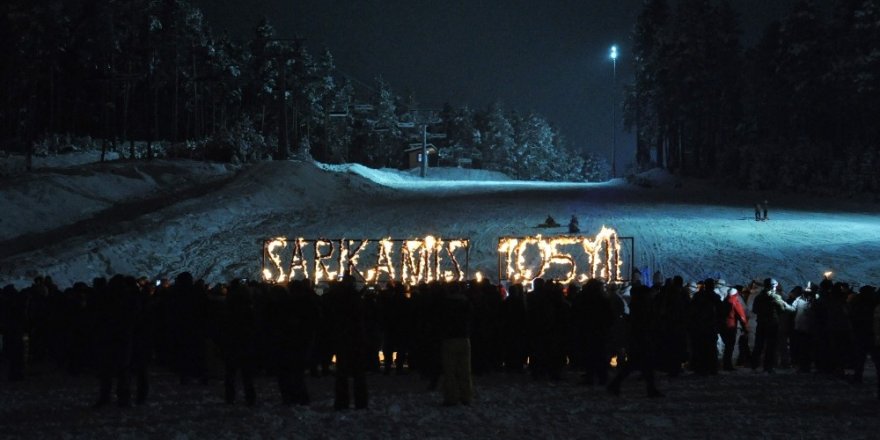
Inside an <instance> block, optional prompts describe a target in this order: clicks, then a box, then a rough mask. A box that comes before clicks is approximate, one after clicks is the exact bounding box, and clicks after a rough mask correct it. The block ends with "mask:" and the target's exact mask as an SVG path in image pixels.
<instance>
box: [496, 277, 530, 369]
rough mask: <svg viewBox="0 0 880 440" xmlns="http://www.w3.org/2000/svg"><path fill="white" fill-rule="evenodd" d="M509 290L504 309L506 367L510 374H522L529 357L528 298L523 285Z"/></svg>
mask: <svg viewBox="0 0 880 440" xmlns="http://www.w3.org/2000/svg"><path fill="white" fill-rule="evenodd" d="M508 289H509V290H508V293H507V298H505V299H504V303H503V308H502V310H503V311H502V320H503V323H504V324H503V325H504V353H505V354H504V367H505V370H506V371H508V372H512V373H521V372H522V371H523V367H524V366H525V365H526V358H528V356H529V349H528V345H527V342H528V332H527V323H526V298H525V293H524V292H523V286H522V284H519V283H514V284H511V285H510V287H509V288H508Z"/></svg>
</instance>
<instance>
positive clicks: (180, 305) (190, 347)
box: [168, 272, 207, 384]
mask: <svg viewBox="0 0 880 440" xmlns="http://www.w3.org/2000/svg"><path fill="white" fill-rule="evenodd" d="M206 312H207V297H206V296H205V293H204V292H201V291H200V290H199V289H198V288H197V287H196V285H195V283H194V280H193V277H192V274H190V273H189V272H183V273H181V274H179V275H178V276H177V277H176V278H175V280H174V286H172V289H171V298H170V304H169V309H168V316H169V318H170V323H169V331H170V332H171V335H170V338H171V341H170V342H171V343H172V344H174V347H175V349H174V354H173V356H174V358H175V360H176V362H174V364H175V366H176V367H177V373H178V375H179V377H180V383H181V384H188V383H189V382H190V380H191V379H198V380H199V381H200V382H204V381H205V380H206V373H207V371H206V369H207V365H206V363H205V361H206V359H205V347H206V345H205V344H206V332H207V320H206Z"/></svg>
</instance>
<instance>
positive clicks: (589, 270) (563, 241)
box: [498, 227, 623, 283]
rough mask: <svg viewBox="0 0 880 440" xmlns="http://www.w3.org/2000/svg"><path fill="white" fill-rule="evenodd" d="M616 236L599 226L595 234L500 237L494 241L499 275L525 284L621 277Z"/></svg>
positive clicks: (612, 231)
mask: <svg viewBox="0 0 880 440" xmlns="http://www.w3.org/2000/svg"><path fill="white" fill-rule="evenodd" d="M620 255H621V252H620V238H619V237H618V236H617V231H615V230H614V229H610V228H606V227H602V230H601V231H600V232H599V234H598V235H597V236H595V237H584V236H558V237H542V236H540V235H537V236H534V237H502V238H500V239H499V240H498V273H499V275H500V278H502V279H507V280H509V281H511V282H515V283H527V282H530V281H532V280H534V279H536V278H545V279H556V280H559V281H561V282H563V283H570V282H572V281H575V280H577V281H578V282H581V283H583V282H585V281H587V280H589V279H592V278H602V279H605V280H608V281H619V280H621V276H620V272H621V271H620V268H621V266H622V265H623V261H622V259H621V256H620Z"/></svg>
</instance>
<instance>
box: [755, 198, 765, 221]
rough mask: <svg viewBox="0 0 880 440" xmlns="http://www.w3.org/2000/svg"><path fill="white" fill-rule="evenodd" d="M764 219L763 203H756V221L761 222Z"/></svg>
mask: <svg viewBox="0 0 880 440" xmlns="http://www.w3.org/2000/svg"><path fill="white" fill-rule="evenodd" d="M762 219H763V218H762V217H761V203H760V202H759V203H755V221H756V222H759V221H761V220H762Z"/></svg>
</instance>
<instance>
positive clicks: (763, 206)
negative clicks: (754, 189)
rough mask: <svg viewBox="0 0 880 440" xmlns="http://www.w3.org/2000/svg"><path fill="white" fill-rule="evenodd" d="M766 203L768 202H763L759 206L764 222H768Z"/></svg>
mask: <svg viewBox="0 0 880 440" xmlns="http://www.w3.org/2000/svg"><path fill="white" fill-rule="evenodd" d="M767 203H768V202H767V201H766V200H764V204H763V205H761V208H762V210H763V211H764V218H763V220H764V221H766V220H769V219H768V218H767Z"/></svg>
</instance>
